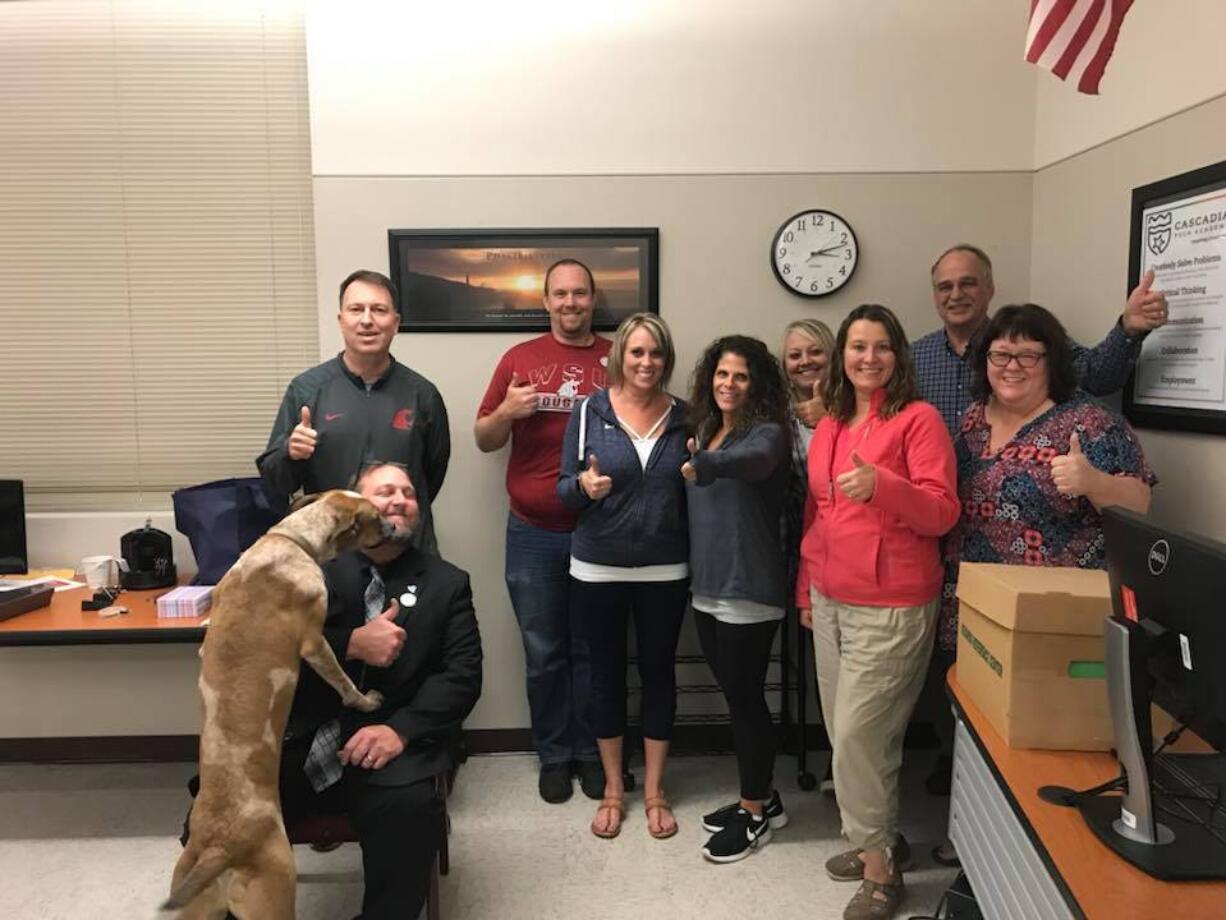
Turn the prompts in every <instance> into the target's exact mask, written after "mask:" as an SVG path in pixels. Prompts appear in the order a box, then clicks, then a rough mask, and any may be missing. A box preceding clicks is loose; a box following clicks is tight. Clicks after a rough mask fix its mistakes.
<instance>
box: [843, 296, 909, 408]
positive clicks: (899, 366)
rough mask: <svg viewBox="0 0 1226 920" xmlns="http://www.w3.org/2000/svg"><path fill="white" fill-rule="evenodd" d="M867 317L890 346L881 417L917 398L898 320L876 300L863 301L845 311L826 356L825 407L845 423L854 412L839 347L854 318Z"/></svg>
mask: <svg viewBox="0 0 1226 920" xmlns="http://www.w3.org/2000/svg"><path fill="white" fill-rule="evenodd" d="M860 319H863V320H868V321H869V322H873V323H880V324H881V325H882V326H884V327H885V333H886V335H887V336H888V337H889V340H890V347H891V348H892V349H894V373H892V374H891V375H890V379H889V381H888V382H887V383H886V385H885V402H883V403H882V404H881V408H880V409H879V410H878V411H879V413H880V414H881V417H882V418H892V417H893V416H895V415H897V414H898V413H899V412H901V411H902V410H903V408H905V407H906V406H907V404H908V403H913V402H915V401H916V400H918V399H919V398H920V392H919V385H918V384H917V383H916V382H915V369H914V368H913V367H912V366H911V346H909V345H908V344H907V334H906V333H905V332H903V329H902V323H900V322H899V321H898V317H897V316H895V315H894V313H893V311H892V310H890V308H889V307H883V306H882V305H881V304H879V303H865V304H861V305H860V306H858V307H856V308H855V309H854V310H852V311H851V312H850V313H848V314H847V317H846V319H844V320H843V323H842V325H840V326H839V333H838V335H837V336H835V340H834V354H832V355H831V356H830V373H829V375H828V376H827V377H826V394H825V395H826V411H827V412H829V413H830V414H831V415H832V416H833V417H834V418H835V419H837V420H838V421H840V422H843V423H847V422H850V421H851V420H852V417H853V416H855V414H856V390H855V388H854V387H853V386H852V385H851V381H850V380H848V379H847V371H846V370H844V368H843V350H844V349H845V348H847V332H848V330H849V329H851V324H852V323H854V322H855V321H856V320H860Z"/></svg>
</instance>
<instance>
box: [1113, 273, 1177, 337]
mask: <svg viewBox="0 0 1226 920" xmlns="http://www.w3.org/2000/svg"><path fill="white" fill-rule="evenodd" d="M1153 286H1154V270H1153V269H1152V268H1151V269H1150V270H1149V271H1147V272H1146V273H1145V276H1144V277H1143V278H1142V279H1141V283H1140V284H1138V285H1137V286H1136V287H1135V288H1133V290H1132V293H1131V294H1129V295H1128V303H1127V305H1126V306H1125V307H1124V331H1125V332H1126V333H1128V334H1129V335H1141V334H1142V333H1144V332H1149V331H1150V330H1153V329H1157V328H1158V327H1159V326H1165V325H1166V320H1167V316H1168V314H1169V306H1168V304H1167V302H1166V295H1165V294H1164V293H1162V291H1155V290H1154V289H1153Z"/></svg>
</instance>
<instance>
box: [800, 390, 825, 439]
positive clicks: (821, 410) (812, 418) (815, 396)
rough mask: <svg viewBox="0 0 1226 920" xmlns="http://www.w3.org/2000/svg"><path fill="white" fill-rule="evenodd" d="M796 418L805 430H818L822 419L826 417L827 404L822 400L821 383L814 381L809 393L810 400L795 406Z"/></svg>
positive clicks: (802, 401)
mask: <svg viewBox="0 0 1226 920" xmlns="http://www.w3.org/2000/svg"><path fill="white" fill-rule="evenodd" d="M794 411H796V417H797V418H798V420H799V422H801V424H803V426H804V427H805V428H817V427H818V422H820V421H821V417H823V416H825V413H826V404H825V401H824V400H823V399H821V381H820V380H814V381H813V386H812V389H810V391H809V399H807V400H801V401H798V402H797V404H796V406H794Z"/></svg>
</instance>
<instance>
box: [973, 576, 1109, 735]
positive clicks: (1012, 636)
mask: <svg viewBox="0 0 1226 920" xmlns="http://www.w3.org/2000/svg"><path fill="white" fill-rule="evenodd" d="M1110 615H1111V590H1110V585H1109V583H1108V580H1107V573H1106V572H1103V571H1099V570H1095V569H1070V568H1043V567H1039V566H1025V565H996V564H989V563H971V562H964V563H963V564H962V566H961V567H960V572H959V575H958V655H957V661H958V682H959V683H960V684H961V685H962V688H963V689H964V690H965V691H966V693H967V694H968V695H969V696H970V698H971V699H972V700H973V701H974V702H975V705H976V706H978V707H979V708H980V709H981V710H982V711H983V713H984V715H986V716H987V718H988V720H989V721H990V722H991V723H992V725H993V727H994V728H995V729H996V730H997V731H998V732H999V733H1000V736H1001V737H1002V738H1004V739H1005V741H1006V742H1007V743H1008V744H1009V746H1010V747H1015V748H1053V749H1058V750H1075V751H1106V750H1109V749H1110V748H1111V747H1112V746H1113V741H1114V735H1113V733H1112V730H1111V715H1110V712H1109V711H1108V709H1107V681H1106V676H1105V673H1104V667H1103V656H1104V641H1103V623H1104V620H1105V619H1106V618H1107V617H1108V616H1110Z"/></svg>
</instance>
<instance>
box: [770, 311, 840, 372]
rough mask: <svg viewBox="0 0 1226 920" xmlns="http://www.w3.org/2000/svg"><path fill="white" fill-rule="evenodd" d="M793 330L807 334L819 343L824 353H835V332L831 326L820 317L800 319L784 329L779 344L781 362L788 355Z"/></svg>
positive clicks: (827, 354) (829, 354)
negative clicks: (788, 342) (788, 344)
mask: <svg viewBox="0 0 1226 920" xmlns="http://www.w3.org/2000/svg"><path fill="white" fill-rule="evenodd" d="M793 332H799V333H800V334H801V335H807V336H808V337H809V338H811V339H812V340H813V341H815V342H816V343H817V345H818V347H819V348H820V349H821V350H822V354H824V355H826V356H827V357H830V356H831V355H833V354H834V333H833V332H831V331H830V327H829V326H827V325H826V324H825V323H823V322H822V321H821V320H820V319H798V320H795V321H794V322H791V323H788V325H787V328H786V329H784V330H783V341H782V342H780V344H779V363H780V364H783V362H784V359H785V358H786V357H787V356H786V355H785V354H784V352H785V350H786V348H787V340H788V336H789V335H791V334H792V333H793Z"/></svg>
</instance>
